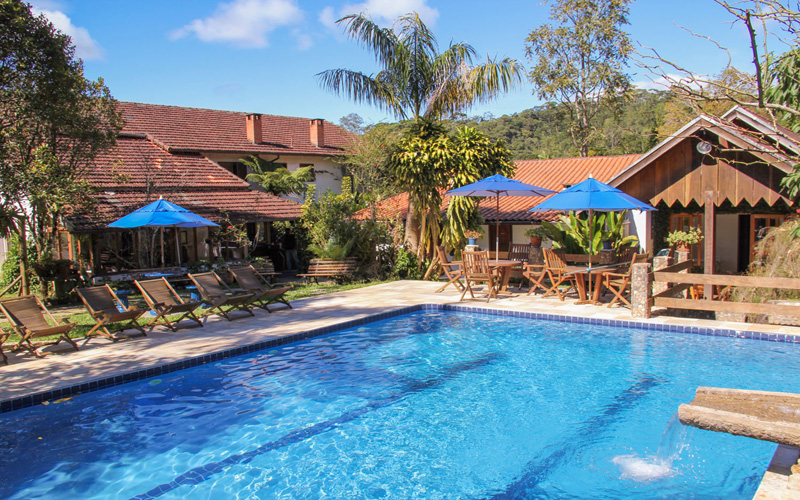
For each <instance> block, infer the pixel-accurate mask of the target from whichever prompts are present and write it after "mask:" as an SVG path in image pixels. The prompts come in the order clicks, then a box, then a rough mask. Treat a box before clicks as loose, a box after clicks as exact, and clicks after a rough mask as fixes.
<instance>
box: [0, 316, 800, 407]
mask: <svg viewBox="0 0 800 500" xmlns="http://www.w3.org/2000/svg"><path fill="white" fill-rule="evenodd" d="M417 311H454V312H465V313H472V314H485V315H491V316H507V317H513V318H520V319H539V320H546V321H557V322H563V323H576V324H589V325H597V326H609V327H620V328H637V329H642V330H650V331H661V332H670V333H683V334H692V335H704V336H713V337H728V338H739V339H750V340H761V341H768V342H787V343H800V335H796V334H790V333H772V332H759V331H755V330H746V329H742V330H737V329H731V328H713V327H698V326H690V325H681V324H665V323H654V322H645V321H640V320H635V319H632V320H619V319H605V318H593V317H582V316H573V315H565V314H546V313H540V312H533V311H520V310H509V309H496V308H491V307H479V306H473V305H465V304H449V303H444V304H436V303H423V304H414V305H410V306H403V307H398V308H395V309H391V310H388V311H383V312H380V313H376V314H369V315H367V316H364V317H361V318H357V319H351V320H345V321H341V322H337V323H334V324H331V325H327V326H322V327H318V328H312V329H310V330H305V331H301V332H297V333H292V334H287V335H284V336H280V337H277V338H273V339H270V340H265V341H261V342H256V343H253V344H248V345H244V346H239V347H234V348H231V349H225V350H222V351H217V352H212V353H209V354H203V355H201V356H195V357H191V358H187V359H183V360H180V361H173V362H168V363H165V364H163V365H158V366H154V367H150V368H146V369H143V370H136V371H131V372H127V373H123V374H115V375H111V376H107V377H102V378H98V379H95V380H90V381H88V382H81V383H79V384H73V385H68V386H65V387H61V388H55V389H48V390H45V391H41V392H35V393H31V394H27V395H23V396H18V397H15V398H10V399H6V400H2V401H0V413H7V412H10V411H16V410H20V409H23V408H28V407H31V406H34V405H37V404H42V403H43V402H45V401H52V400H58V399H62V398H68V397H73V396H77V395H80V394H86V393H89V392H94V391H98V390H101V389H107V388H109V387H115V386H118V385H122V384H127V383H129V382H135V381H138V380H144V379H148V378H152V377H157V376H159V375H163V374H166V373H172V372H175V371H180V370H184V369H187V368H191V367H194V366H199V365H203V364H207V363H213V362H215V361H221V360H224V359H227V358H231V357H236V356H243V355H246V354H251V353H254V352H259V351H264V350H267V349H271V348H274V347H277V346H281V345H285V344H290V343H293V342H298V341H301V340H306V339H310V338H314V337H319V336H322V335H327V334H330V333H334V332H337V331H341V330H345V329H348V328H352V327H355V326H361V325H365V324H369V323H374V322H376V321H381V320H384V319H389V318H393V317H396V316H402V315H404V314H409V313H412V312H417Z"/></svg>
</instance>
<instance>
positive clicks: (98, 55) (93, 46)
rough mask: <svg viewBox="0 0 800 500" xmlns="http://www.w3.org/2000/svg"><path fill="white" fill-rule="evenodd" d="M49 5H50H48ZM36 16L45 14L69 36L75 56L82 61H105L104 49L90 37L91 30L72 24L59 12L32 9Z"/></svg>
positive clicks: (59, 29)
mask: <svg viewBox="0 0 800 500" xmlns="http://www.w3.org/2000/svg"><path fill="white" fill-rule="evenodd" d="M48 5H49V4H48ZM31 12H33V13H34V14H35V15H37V16H38V15H39V14H44V17H46V18H47V19H48V20H49V21H50V22H51V23H53V26H55V28H56V29H57V30H58V31H60V32H62V33H64V34H65V35H67V36H69V37H70V38H71V39H72V44H73V45H75V55H76V56H77V57H80V58H81V59H85V60H89V59H103V49H102V48H101V47H100V45H98V43H97V42H96V41H95V40H94V38H92V37H91V35H89V30H87V29H86V28H82V27H80V26H75V25H74V24H72V20H71V19H70V18H69V17H68V16H67V15H66V14H64V13H63V12H61V11H59V10H39V9H37V8H35V7H34V8H33V9H31Z"/></svg>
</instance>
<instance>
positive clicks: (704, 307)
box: [654, 297, 800, 316]
mask: <svg viewBox="0 0 800 500" xmlns="http://www.w3.org/2000/svg"><path fill="white" fill-rule="evenodd" d="M654 303H655V306H656V307H671V308H673V309H690V310H693V311H715V312H733V313H746V314H774V315H780V316H800V307H798V306H783V305H778V304H764V303H752V302H721V301H717V300H692V299H669V298H665V297H656V298H655V300H654Z"/></svg>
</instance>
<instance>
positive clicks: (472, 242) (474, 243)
mask: <svg viewBox="0 0 800 500" xmlns="http://www.w3.org/2000/svg"><path fill="white" fill-rule="evenodd" d="M467 239H468V240H469V244H470V245H477V244H478V239H477V238H467Z"/></svg>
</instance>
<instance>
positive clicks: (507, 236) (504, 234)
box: [487, 224, 511, 257]
mask: <svg viewBox="0 0 800 500" xmlns="http://www.w3.org/2000/svg"><path fill="white" fill-rule="evenodd" d="M496 234H497V225H496V224H490V225H489V241H488V242H487V243H488V245H489V253H490V254H491V255H492V257H494V250H495V246H496V245H497V243H496V241H497V240H496V238H495V235H496ZM510 248H511V226H510V225H503V224H501V225H500V256H501V257H503V253H504V252H505V255H508V251H509V249H510Z"/></svg>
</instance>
